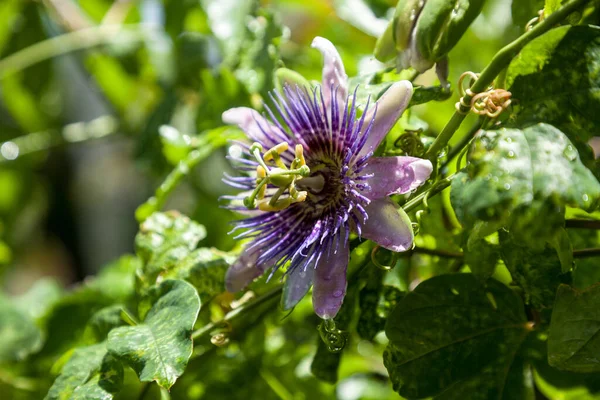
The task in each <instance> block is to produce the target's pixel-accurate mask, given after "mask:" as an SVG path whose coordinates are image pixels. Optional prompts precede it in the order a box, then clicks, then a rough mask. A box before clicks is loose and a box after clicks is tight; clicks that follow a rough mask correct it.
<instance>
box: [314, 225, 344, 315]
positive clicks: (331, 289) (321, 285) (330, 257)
mask: <svg viewBox="0 0 600 400" xmlns="http://www.w3.org/2000/svg"><path fill="white" fill-rule="evenodd" d="M339 235H340V240H339V247H338V248H337V252H336V251H335V245H334V244H333V242H334V240H333V239H332V240H331V242H332V244H331V246H330V248H329V251H325V252H324V253H323V255H322V257H321V259H320V260H319V261H318V263H317V268H316V270H315V276H314V278H313V280H314V282H313V296H312V297H313V308H314V309H315V313H316V314H317V315H318V316H319V317H321V318H323V319H330V318H333V317H335V316H336V314H337V313H338V311H339V310H340V307H342V303H343V302H344V296H345V295H346V286H347V281H346V269H347V268H348V260H349V257H350V252H349V248H348V241H347V240H344V236H343V235H342V234H341V233H339Z"/></svg>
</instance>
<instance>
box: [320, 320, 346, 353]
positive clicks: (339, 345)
mask: <svg viewBox="0 0 600 400" xmlns="http://www.w3.org/2000/svg"><path fill="white" fill-rule="evenodd" d="M317 330H318V331H319V335H320V336H321V340H323V342H324V343H325V345H326V346H327V349H328V350H329V351H330V352H332V353H339V352H340V351H342V350H343V349H344V346H346V342H347V341H348V335H347V333H346V332H344V331H342V330H340V329H338V328H337V327H336V325H335V321H334V320H333V319H325V320H323V322H321V324H320V325H319V327H318V328H317Z"/></svg>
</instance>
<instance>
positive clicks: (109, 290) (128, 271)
mask: <svg viewBox="0 0 600 400" xmlns="http://www.w3.org/2000/svg"><path fill="white" fill-rule="evenodd" d="M140 267H141V261H140V259H139V258H137V257H136V256H134V255H130V254H127V255H124V256H121V257H120V258H119V259H117V260H115V261H113V262H111V263H108V264H107V265H105V266H103V267H102V269H101V270H100V272H99V273H98V275H96V276H94V277H92V278H89V279H88V280H87V281H86V287H88V288H89V289H91V290H95V291H98V292H100V293H102V295H103V296H106V297H107V298H109V299H111V300H113V301H115V302H120V301H126V300H127V299H129V298H130V297H131V296H132V295H133V293H134V286H135V278H134V276H135V271H136V270H137V269H138V268H140Z"/></svg>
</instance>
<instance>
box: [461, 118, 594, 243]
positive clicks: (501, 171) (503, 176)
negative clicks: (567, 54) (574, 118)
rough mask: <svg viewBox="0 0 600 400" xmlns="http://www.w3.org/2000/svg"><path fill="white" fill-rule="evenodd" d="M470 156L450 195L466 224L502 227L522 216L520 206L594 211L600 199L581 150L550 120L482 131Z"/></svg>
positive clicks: (534, 216) (540, 208)
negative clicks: (519, 215)
mask: <svg viewBox="0 0 600 400" xmlns="http://www.w3.org/2000/svg"><path fill="white" fill-rule="evenodd" d="M468 160H469V165H468V166H467V167H466V169H465V170H464V171H463V172H461V173H459V175H457V177H456V179H453V180H452V190H451V194H450V196H451V201H452V205H453V207H454V209H455V212H456V216H457V217H458V219H459V220H460V221H461V222H462V223H463V224H464V225H466V226H472V225H473V224H474V223H475V222H476V221H478V220H482V221H493V222H498V223H499V224H501V225H502V224H505V223H508V220H509V217H511V215H512V217H513V219H514V220H518V218H515V214H514V212H515V210H517V209H519V208H521V209H527V208H529V209H533V210H540V211H541V210H542V209H543V208H544V207H549V208H550V209H556V208H557V207H564V206H565V205H569V206H573V207H579V208H582V209H587V210H591V209H593V208H594V207H595V206H596V204H597V203H598V200H599V199H600V183H599V182H598V181H597V180H596V178H595V177H594V175H593V174H592V173H591V172H590V170H588V169H587V168H586V167H585V166H584V165H583V164H582V163H581V160H580V158H579V154H578V153H577V150H576V149H575V148H574V147H573V145H572V144H571V142H570V141H569V139H567V137H566V136H565V135H564V134H563V133H562V132H561V131H559V130H558V129H556V128H554V127H552V126H550V125H547V124H537V125H533V126H530V127H528V128H525V129H523V130H518V129H500V130H496V131H481V132H480V133H479V134H478V135H477V136H476V138H475V139H474V141H473V144H472V146H471V148H470V151H469V156H468ZM544 211H546V210H544ZM529 212H531V211H529ZM544 214H545V213H544ZM544 214H542V213H541V212H540V213H539V214H535V215H533V216H532V217H531V218H533V219H535V218H536V217H538V216H539V215H544ZM552 234H553V232H552Z"/></svg>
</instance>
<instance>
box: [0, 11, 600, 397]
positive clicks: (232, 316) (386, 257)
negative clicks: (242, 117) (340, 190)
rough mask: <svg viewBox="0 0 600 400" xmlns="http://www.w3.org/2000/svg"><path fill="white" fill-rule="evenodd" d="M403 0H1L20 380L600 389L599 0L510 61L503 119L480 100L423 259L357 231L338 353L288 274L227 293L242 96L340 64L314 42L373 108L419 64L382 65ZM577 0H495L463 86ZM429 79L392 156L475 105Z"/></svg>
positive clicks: (259, 389) (84, 385)
mask: <svg viewBox="0 0 600 400" xmlns="http://www.w3.org/2000/svg"><path fill="white" fill-rule="evenodd" d="M395 3H396V1H395V0H311V1H304V0H279V1H275V0H273V1H258V0H139V1H133V0H132V1H128V0H120V1H116V2H114V1H109V0H66V1H64V0H37V1H33V0H31V1H30V0H3V1H2V2H0V142H1V143H0V283H1V285H2V289H3V292H2V294H1V295H0V393H1V395H0V397H2V398H3V399H40V398H44V396H45V398H47V399H71V398H73V399H111V398H115V399H167V398H173V399H221V398H228V399H238V398H239V399H248V398H261V399H307V398H315V399H316V398H318V399H326V398H338V399H346V400H353V399H387V398H390V399H397V398H399V396H403V397H405V398H435V399H467V398H468V399H534V398H535V399H543V398H548V399H573V400H575V399H600V384H599V382H600V362H599V361H598V360H599V359H600V339H599V338H598V332H599V331H600V314H599V312H600V311H598V310H600V289H599V288H600V286H599V285H600V284H599V283H598V282H600V272H599V271H600V269H599V268H598V265H599V262H600V256H599V255H598V254H599V253H600V252H599V251H598V249H597V248H598V247H600V240H599V237H598V229H600V226H599V223H598V221H599V220H600V214H599V213H598V212H596V211H595V210H596V208H597V206H598V200H599V198H600V183H599V182H598V179H597V177H598V176H600V175H599V170H598V169H597V167H598V165H597V162H596V160H595V158H594V153H593V151H592V147H593V145H594V140H595V138H596V137H597V136H599V135H600V128H599V125H598V123H599V121H598V101H599V96H600V42H599V37H600V35H599V33H598V32H600V28H598V27H597V25H599V13H600V7H599V6H598V2H597V1H587V2H581V3H586V5H585V7H584V8H580V9H579V10H578V11H576V12H575V13H572V14H570V15H569V16H568V18H564V19H563V20H562V22H561V24H560V25H562V26H556V27H554V29H552V30H550V31H549V32H547V33H545V34H543V35H541V36H540V37H538V38H536V39H535V40H534V41H532V42H531V43H529V44H528V45H527V46H526V47H525V48H524V49H523V50H522V51H521V52H520V53H519V54H518V55H516V56H515V57H514V58H513V59H512V61H511V63H510V65H509V66H508V68H506V69H505V70H504V71H503V72H502V73H501V74H500V76H499V77H498V79H497V81H496V85H497V86H498V87H504V88H506V89H508V90H510V91H511V92H512V93H513V100H514V102H513V105H512V106H511V108H509V110H508V111H507V112H506V113H505V114H504V115H503V117H502V118H501V119H500V123H501V124H502V127H500V128H499V127H497V126H494V125H493V124H492V123H490V121H489V120H486V119H483V118H478V117H476V116H474V115H469V116H468V117H467V118H466V121H465V123H463V124H462V126H461V128H460V129H459V130H458V131H457V132H456V134H455V135H454V136H453V138H452V139H451V141H450V143H449V147H447V146H445V147H444V148H443V149H442V152H441V154H440V158H439V159H438V164H439V166H440V169H439V171H438V173H437V178H436V179H438V178H439V179H442V181H443V180H444V179H447V177H448V176H452V177H453V178H452V182H451V188H450V189H448V190H445V191H442V192H441V193H440V194H437V191H436V194H437V195H436V196H435V197H434V196H431V197H430V198H429V199H428V201H427V202H426V204H420V203H419V205H418V206H417V207H412V206H411V210H410V211H411V213H410V215H411V218H412V219H413V221H415V222H418V230H419V233H418V235H417V237H416V246H417V247H416V248H415V249H414V250H413V251H411V252H408V253H406V254H403V255H401V256H400V257H397V256H394V255H392V254H389V253H387V252H385V251H374V246H373V244H371V243H369V242H359V241H358V240H353V241H352V247H353V252H352V254H351V259H350V267H349V271H350V280H349V287H348V294H347V297H346V302H345V303H344V306H343V308H342V310H341V311H340V314H339V315H338V317H336V321H335V323H336V327H337V328H338V329H340V330H342V333H343V335H342V336H343V338H342V339H343V340H342V342H344V343H343V345H342V346H341V347H342V351H341V352H340V351H338V352H334V351H332V350H339V348H337V347H338V346H337V343H334V342H333V341H332V340H329V339H331V338H328V337H327V334H326V333H325V334H324V333H323V329H322V328H321V329H317V326H318V325H319V323H320V320H319V319H318V318H317V317H316V316H315V315H314V314H313V311H312V307H311V304H310V300H308V299H306V300H304V301H302V302H301V303H300V304H299V305H298V306H297V307H296V308H295V309H294V310H293V312H292V313H289V314H284V313H283V312H282V311H280V310H279V308H278V301H279V295H280V280H279V279H278V278H279V275H277V276H276V277H275V278H274V279H272V280H271V281H269V282H266V280H265V278H264V277H263V278H260V279H259V280H258V281H257V282H255V283H254V284H252V286H251V287H250V290H249V291H248V292H246V293H245V294H243V295H242V294H236V295H232V294H230V293H225V292H224V273H225V271H226V269H227V267H228V266H229V265H230V264H231V263H232V262H233V260H235V257H236V254H237V252H238V251H239V244H236V243H235V242H234V241H233V240H232V239H231V237H230V236H228V235H227V232H228V231H229V229H230V226H229V224H228V222H229V221H231V220H232V219H234V218H237V216H236V215H233V214H232V213H230V212H229V211H226V210H224V209H222V208H220V207H219V205H220V203H219V201H218V197H219V196H220V195H222V194H230V193H231V189H230V188H228V187H227V186H225V185H224V184H223V183H222V182H221V177H222V172H223V171H225V172H232V168H231V166H230V165H229V164H228V162H227V159H226V156H227V154H228V153H231V152H235V151H237V150H236V148H235V146H231V144H230V142H229V140H230V139H239V138H241V137H242V134H241V132H240V131H239V130H238V129H237V128H231V127H224V126H223V124H222V121H221V114H222V112H223V111H225V110H226V109H228V108H231V107H238V106H251V107H255V108H257V109H260V108H261V107H262V101H263V100H267V99H268V92H269V91H270V90H272V88H273V87H274V86H275V85H276V76H277V72H276V71H277V70H278V69H279V68H284V67H285V68H289V69H291V70H294V71H297V72H298V73H300V74H302V75H303V76H304V77H305V78H307V79H309V80H318V79H320V74H321V65H322V60H321V56H320V55H319V53H318V52H317V51H315V50H313V49H311V48H310V42H311V41H312V39H313V38H314V37H315V36H317V35H318V36H323V37H326V38H328V39H329V40H331V41H332V42H333V43H334V44H335V45H336V47H337V48H338V50H339V51H340V54H341V56H342V58H343V61H344V63H345V66H346V72H347V73H348V75H349V76H350V79H351V82H352V84H360V85H361V86H360V88H359V91H358V92H357V93H358V98H359V99H360V100H361V102H364V100H366V98H367V96H368V95H372V96H375V97H377V95H378V94H380V93H381V92H382V90H383V89H384V88H386V87H387V86H389V84H390V82H392V81H394V80H399V79H405V78H414V76H415V74H414V71H412V70H408V71H404V72H400V71H394V68H393V63H390V64H381V63H379V62H377V61H376V60H375V59H374V57H373V49H374V47H375V43H376V40H377V38H378V37H379V36H380V35H381V34H382V33H383V32H384V30H385V27H386V25H387V24H388V20H389V19H390V18H391V17H392V16H393V13H394V6H395ZM562 3H567V2H564V1H563V2H562ZM560 6H561V2H560V1H557V0H554V1H552V0H547V1H546V2H544V1H543V0H518V1H517V0H513V1H510V0H488V1H487V2H486V3H485V6H484V7H483V10H482V12H481V14H480V15H479V16H478V17H477V19H476V20H475V21H474V22H473V24H472V25H471V27H470V28H469V29H468V30H467V31H466V33H465V34H464V35H463V37H462V38H461V39H460V41H459V42H458V44H457V45H456V46H455V47H454V48H453V49H452V51H451V52H450V54H449V59H450V75H449V81H450V82H452V83H455V82H457V80H458V77H459V76H460V74H461V73H462V72H464V71H468V70H471V71H481V70H482V69H483V68H484V67H485V66H486V65H488V63H489V62H490V60H492V58H493V57H494V55H495V54H496V53H497V52H498V50H499V49H501V48H502V47H503V46H504V45H506V44H508V43H510V42H511V41H513V40H515V39H517V38H518V37H519V36H520V35H522V34H523V32H524V28H525V25H526V24H527V22H528V21H529V20H531V19H532V18H533V17H535V16H536V15H537V12H538V10H540V9H542V8H544V15H546V16H548V15H550V14H552V12H554V11H556V10H558V9H559V8H560ZM572 25H576V26H572ZM414 84H415V85H416V86H417V88H416V90H415V96H414V99H413V103H412V107H411V108H410V109H409V111H407V112H406V113H405V114H404V116H403V117H402V118H401V120H400V121H399V122H398V124H397V125H396V126H395V127H394V129H393V130H392V131H391V132H390V134H389V136H388V138H387V139H386V141H385V143H384V144H383V146H382V148H381V149H380V151H381V152H382V153H384V154H386V155H403V154H409V155H416V156H422V155H423V154H424V153H425V151H426V150H427V148H428V147H429V146H430V145H431V143H432V141H433V139H434V138H435V137H436V136H437V135H438V134H439V133H440V131H442V129H443V128H444V126H445V125H446V123H447V121H448V120H449V119H450V117H451V116H452V114H453V113H454V112H455V107H454V103H455V102H456V101H457V100H458V98H459V96H458V94H457V90H455V88H453V90H452V93H448V92H447V90H445V89H444V88H442V87H441V86H440V85H439V82H438V80H437V77H436V76H435V73H434V72H433V71H429V72H427V73H425V74H422V75H419V76H418V77H417V78H416V80H415V81H414ZM482 124H484V126H483V127H484V128H485V130H484V131H480V132H479V133H478V134H477V136H476V137H475V139H474V140H473V141H472V142H471V143H470V144H469V146H468V147H465V146H466V144H467V143H466V142H465V140H464V138H467V139H470V137H471V136H473V133H474V132H475V130H476V129H477V128H480V127H482ZM474 128H475V129H474ZM505 128H506V129H505ZM407 133H408V134H409V137H408V138H407V137H406V134H407ZM406 140H408V142H406ZM590 140H591V141H590ZM406 143H408V145H406ZM590 144H591V145H592V147H590ZM463 148H465V149H468V151H467V153H466V155H465V154H463V155H461V156H460V157H457V156H458V155H459V154H458V153H459V152H460V150H462V149H463ZM457 149H458V150H459V151H458V152H457V151H456V150H457ZM456 158H458V163H457V162H455V159H456ZM465 159H466V161H467V162H466V163H465V162H464V160H465ZM461 160H463V162H462V164H461ZM454 173H456V174H455V175H452V174H454ZM448 182H449V181H448ZM446 186H450V184H449V183H448V184H447V185H445V187H446ZM432 188H433V189H435V186H431V185H430V186H425V188H424V190H425V191H427V190H431V189H432ZM432 193H433V192H432ZM410 196H412V198H413V199H414V197H415V196H414V194H409V195H408V196H404V197H398V198H397V199H396V200H397V201H398V202H399V203H400V204H405V205H408V204H413V203H410V200H409V197H410ZM417 196H418V194H417ZM407 200H408V201H409V202H407ZM418 208H421V210H419V211H417V213H415V211H416V209H418ZM165 210H177V211H165ZM387 264H392V265H391V266H393V267H394V268H393V269H392V270H391V271H385V270H384V269H382V268H381V267H382V266H385V265H387ZM421 282H422V283H421ZM223 321H225V322H223ZM338 339H339V338H338Z"/></svg>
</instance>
